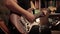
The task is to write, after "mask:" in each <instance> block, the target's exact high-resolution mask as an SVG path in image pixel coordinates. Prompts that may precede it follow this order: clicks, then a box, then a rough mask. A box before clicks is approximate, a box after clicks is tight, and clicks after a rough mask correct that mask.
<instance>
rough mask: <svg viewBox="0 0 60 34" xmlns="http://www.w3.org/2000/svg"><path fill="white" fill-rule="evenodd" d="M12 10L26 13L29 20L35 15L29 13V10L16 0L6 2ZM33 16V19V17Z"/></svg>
mask: <svg viewBox="0 0 60 34" xmlns="http://www.w3.org/2000/svg"><path fill="white" fill-rule="evenodd" d="M5 5H6V6H7V7H8V8H9V9H10V10H12V11H13V12H16V13H18V14H22V15H24V16H25V17H26V18H27V19H28V20H29V19H30V20H31V21H32V20H33V19H34V15H33V14H31V13H29V12H28V11H27V10H24V9H23V8H21V7H20V6H19V5H18V4H17V3H16V2H14V1H13V0H9V1H7V2H6V4H5ZM31 18H33V19H31Z"/></svg>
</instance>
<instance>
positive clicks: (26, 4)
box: [18, 0, 30, 10]
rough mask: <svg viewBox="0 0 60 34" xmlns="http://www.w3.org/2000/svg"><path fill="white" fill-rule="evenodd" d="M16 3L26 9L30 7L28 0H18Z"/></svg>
mask: <svg viewBox="0 0 60 34" xmlns="http://www.w3.org/2000/svg"><path fill="white" fill-rule="evenodd" d="M18 5H20V6H21V7H22V8H24V9H26V10H27V9H29V8H30V0H18Z"/></svg>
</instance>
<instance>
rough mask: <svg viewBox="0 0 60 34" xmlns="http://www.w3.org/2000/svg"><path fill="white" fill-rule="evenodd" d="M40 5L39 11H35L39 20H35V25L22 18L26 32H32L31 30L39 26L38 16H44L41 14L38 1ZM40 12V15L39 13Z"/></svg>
mask: <svg viewBox="0 0 60 34" xmlns="http://www.w3.org/2000/svg"><path fill="white" fill-rule="evenodd" d="M38 2H39V3H38V4H39V10H36V9H35V8H34V7H33V8H34V9H35V10H34V11H36V12H35V13H36V14H35V16H37V19H35V21H34V22H33V23H30V22H29V21H28V20H27V19H26V18H25V17H24V16H21V20H20V21H21V22H22V24H23V25H24V27H25V28H24V29H25V31H26V32H30V30H31V28H32V27H33V26H34V25H38V26H39V23H40V17H39V18H38V16H44V15H43V14H42V12H40V0H39V1H38ZM37 12H38V13H37Z"/></svg>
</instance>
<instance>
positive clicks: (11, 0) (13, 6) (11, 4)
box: [4, 0, 35, 34]
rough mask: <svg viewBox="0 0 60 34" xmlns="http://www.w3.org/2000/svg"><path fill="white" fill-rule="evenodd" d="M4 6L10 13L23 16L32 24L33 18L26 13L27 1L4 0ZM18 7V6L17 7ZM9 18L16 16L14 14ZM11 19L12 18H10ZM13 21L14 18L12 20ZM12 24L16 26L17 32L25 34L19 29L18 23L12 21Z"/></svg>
mask: <svg viewBox="0 0 60 34" xmlns="http://www.w3.org/2000/svg"><path fill="white" fill-rule="evenodd" d="M4 3H5V6H6V7H7V8H9V9H10V10H11V12H12V13H15V14H19V15H24V16H25V17H26V18H27V19H28V20H29V21H30V22H33V20H34V19H35V16H34V15H33V14H31V13H29V12H28V11H27V9H29V8H30V6H29V5H28V4H27V3H29V0H26V1H25V0H5V1H4ZM19 5H20V6H19ZM10 15H11V16H16V15H14V14H10ZM12 18H13V17H12ZM13 19H14V18H13ZM12 24H13V25H14V26H16V28H17V30H18V31H19V32H21V33H22V34H26V33H25V32H24V30H23V29H22V28H21V26H20V25H19V23H17V22H16V21H12Z"/></svg>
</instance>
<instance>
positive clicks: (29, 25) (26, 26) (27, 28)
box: [21, 16, 40, 32]
mask: <svg viewBox="0 0 60 34" xmlns="http://www.w3.org/2000/svg"><path fill="white" fill-rule="evenodd" d="M21 22H22V23H23V24H24V27H25V30H26V32H30V30H31V28H32V27H33V26H34V25H38V26H39V23H40V18H37V19H36V21H34V22H33V23H30V22H29V21H28V20H27V19H25V18H24V17H22V16H21Z"/></svg>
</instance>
